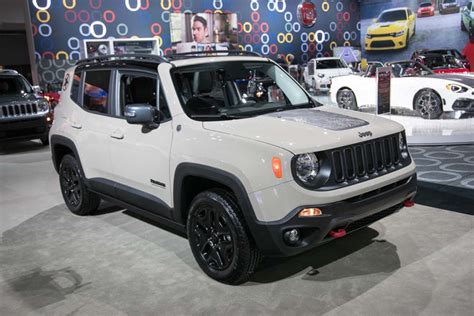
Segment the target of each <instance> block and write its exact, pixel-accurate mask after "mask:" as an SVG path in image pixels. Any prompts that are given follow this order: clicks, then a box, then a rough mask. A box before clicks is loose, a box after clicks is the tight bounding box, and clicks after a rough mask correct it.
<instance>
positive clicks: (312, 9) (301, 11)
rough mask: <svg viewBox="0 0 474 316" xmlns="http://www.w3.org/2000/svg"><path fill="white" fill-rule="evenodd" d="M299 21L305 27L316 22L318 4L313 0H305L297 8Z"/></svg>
mask: <svg viewBox="0 0 474 316" xmlns="http://www.w3.org/2000/svg"><path fill="white" fill-rule="evenodd" d="M297 16H298V21H300V23H301V24H302V25H303V26H304V27H311V26H313V25H314V24H315V23H316V6H315V5H314V3H313V2H311V0H303V1H301V3H300V4H299V5H298V9H297Z"/></svg>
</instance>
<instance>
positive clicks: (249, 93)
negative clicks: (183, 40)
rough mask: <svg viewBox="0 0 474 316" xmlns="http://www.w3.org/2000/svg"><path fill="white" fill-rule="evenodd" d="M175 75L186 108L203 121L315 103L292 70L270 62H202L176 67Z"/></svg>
mask: <svg viewBox="0 0 474 316" xmlns="http://www.w3.org/2000/svg"><path fill="white" fill-rule="evenodd" d="M172 77H173V81H174V84H175V87H176V91H177V93H178V97H179V99H180V101H181V104H182V106H183V110H184V112H185V113H186V114H187V115H188V116H189V117H191V118H193V119H195V120H199V121H209V120H225V119H238V118H245V117H250V116H256V115H261V114H265V113H270V112H275V111H283V110H291V109H296V108H301V107H313V106H314V103H313V101H312V100H311V99H310V98H309V97H308V95H307V94H306V92H305V91H304V90H303V89H302V88H301V87H300V86H299V85H298V84H297V83H296V82H295V81H294V80H293V79H292V78H291V77H290V76H289V75H288V73H286V72H285V71H284V70H282V69H281V68H280V67H278V66H277V65H275V64H273V63H270V62H250V61H232V62H219V63H213V64H201V65H196V66H190V67H183V68H176V69H175V70H173V72H172Z"/></svg>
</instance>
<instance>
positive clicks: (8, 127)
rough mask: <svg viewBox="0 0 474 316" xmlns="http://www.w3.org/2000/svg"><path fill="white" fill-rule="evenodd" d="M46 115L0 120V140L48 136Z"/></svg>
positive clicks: (9, 140)
mask: <svg viewBox="0 0 474 316" xmlns="http://www.w3.org/2000/svg"><path fill="white" fill-rule="evenodd" d="M47 118H48V115H44V116H39V117H29V118H25V119H18V120H0V142H2V143H4V142H13V141H25V140H30V139H37V138H44V137H48V133H49V129H50V127H51V122H49V121H48V120H47Z"/></svg>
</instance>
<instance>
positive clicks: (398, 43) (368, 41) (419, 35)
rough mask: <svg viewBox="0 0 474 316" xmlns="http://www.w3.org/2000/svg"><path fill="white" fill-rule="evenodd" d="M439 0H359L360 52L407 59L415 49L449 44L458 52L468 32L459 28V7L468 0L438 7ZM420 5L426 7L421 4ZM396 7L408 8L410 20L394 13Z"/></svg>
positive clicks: (386, 59)
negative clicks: (450, 5) (410, 13)
mask: <svg viewBox="0 0 474 316" xmlns="http://www.w3.org/2000/svg"><path fill="white" fill-rule="evenodd" d="M442 2H443V1H442V0H394V1H379V0H362V1H361V4H360V10H361V43H360V45H361V47H362V56H363V57H364V58H367V59H368V60H369V61H381V62H391V61H401V60H409V59H411V57H412V55H413V53H414V52H415V51H419V50H423V49H427V50H434V49H442V48H444V49H445V48H449V49H456V50H458V51H459V52H462V50H463V48H464V47H465V46H466V44H467V43H468V41H469V35H468V33H467V32H465V31H462V29H461V18H462V16H461V10H462V8H463V7H465V6H466V5H467V3H468V2H469V0H457V1H456V2H455V5H456V6H457V8H452V9H451V8H447V7H446V5H445V6H444V7H442ZM422 3H428V4H423V5H422ZM429 3H431V4H432V5H431V6H429ZM424 6H426V7H427V8H422V7H424ZM430 7H432V9H431V8H430ZM396 8H407V9H409V10H410V11H411V12H412V13H413V17H412V20H402V19H400V18H397V17H395V13H394V11H393V10H394V9H396ZM420 8H421V9H420ZM440 11H442V12H440ZM384 35H386V36H384Z"/></svg>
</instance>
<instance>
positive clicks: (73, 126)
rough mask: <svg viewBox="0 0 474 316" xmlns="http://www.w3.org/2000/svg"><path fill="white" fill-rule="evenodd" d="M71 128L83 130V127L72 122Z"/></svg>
mask: <svg viewBox="0 0 474 316" xmlns="http://www.w3.org/2000/svg"><path fill="white" fill-rule="evenodd" d="M71 127H72V128H76V129H81V128H82V125H81V124H80V123H78V122H72V123H71Z"/></svg>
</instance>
